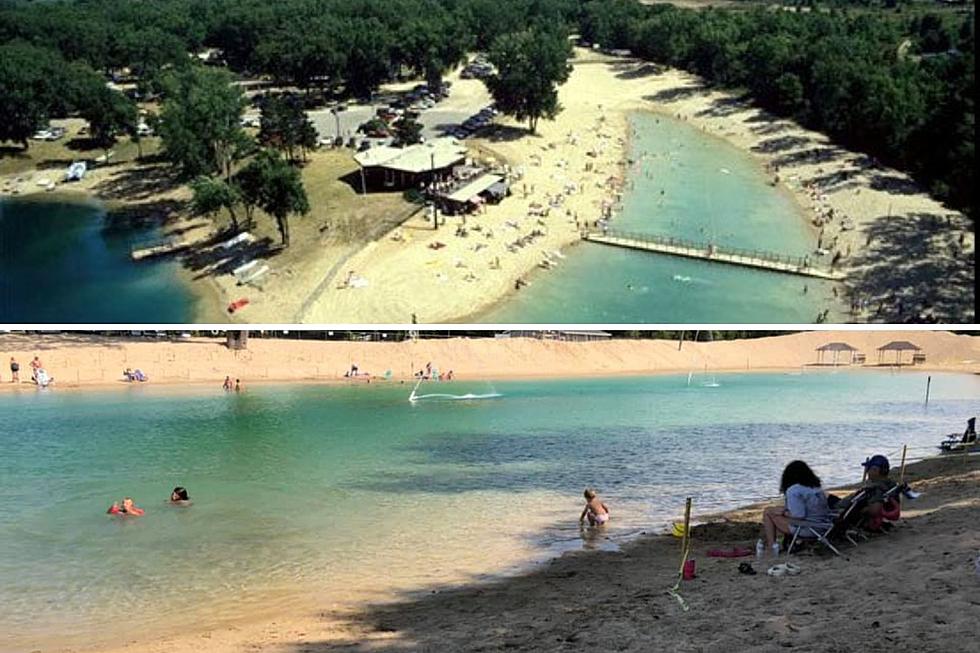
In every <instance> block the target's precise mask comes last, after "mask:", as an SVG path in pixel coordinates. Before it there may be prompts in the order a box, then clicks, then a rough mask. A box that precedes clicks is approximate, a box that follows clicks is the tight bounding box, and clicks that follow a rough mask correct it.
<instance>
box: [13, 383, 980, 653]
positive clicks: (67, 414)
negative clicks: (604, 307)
mask: <svg viewBox="0 0 980 653" xmlns="http://www.w3.org/2000/svg"><path fill="white" fill-rule="evenodd" d="M707 380H708V377H706V376H705V375H704V374H698V373H695V374H694V375H693V376H692V379H691V383H690V384H688V379H687V376H686V375H684V376H658V377H636V378H634V377H630V378H612V379H578V380H555V381H533V382H532V381H521V382H516V381H510V382H497V383H490V382H483V381H479V382H453V383H452V384H443V385H442V386H441V387H440V388H439V389H438V390H439V391H440V392H446V393H449V394H465V393H477V394H484V393H491V392H498V393H501V394H502V395H503V396H502V397H500V398H498V399H488V400H483V401H452V400H442V401H431V402H427V401H422V402H419V403H417V404H415V405H412V404H410V403H409V402H408V401H407V397H408V393H409V391H410V386H408V385H384V384H378V385H373V384H372V385H371V386H357V387H345V386H314V385H270V386H255V387H253V388H251V389H250V391H249V392H248V393H246V394H244V395H233V394H232V395H226V394H224V393H222V392H221V391H220V390H218V389H212V388H195V389H183V388H173V387H154V386H143V387H130V388H126V389H122V390H115V391H91V392H89V391H84V392H83V391H77V392H76V391H58V390H50V391H34V390H29V391H24V392H15V393H4V394H2V395H0V413H2V414H3V415H4V425H5V428H4V429H3V431H2V433H0V600H2V601H3V604H4V611H3V612H2V613H0V632H4V633H7V634H8V636H9V637H10V639H11V645H12V646H13V647H14V649H15V650H21V649H23V648H28V649H33V648H39V647H41V646H42V645H45V646H46V645H49V644H51V645H54V644H68V645H80V644H83V643H93V642H99V641H101V640H103V639H106V640H114V641H120V638H122V637H133V636H136V635H141V636H152V635H154V634H160V635H161V636H162V635H166V634H169V633H173V632H176V631H178V630H180V629H182V628H186V627H191V626H194V627H199V628H207V627H213V626H215V625H218V624H221V623H225V622H228V621H233V620H235V619H242V618H247V617H249V616H250V617H251V618H256V615H259V614H265V613H278V614H283V613H284V612H285V611H289V610H307V609H310V610H312V609H314V608H315V607H316V606H318V605H319V606H322V605H323V604H325V603H331V604H333V603H335V602H338V601H343V600H347V599H352V600H357V599H364V598H377V597H379V596H385V595H386V593H387V592H389V591H392V590H417V589H421V588H427V587H432V586H434V585H438V584H441V583H446V582H454V581H455V582H458V581H465V580H471V579H472V578H475V577H481V576H482V575H485V574H492V573H499V572H501V571H506V570H508V569H513V568H514V567H515V566H518V565H523V564H527V563H528V562H529V561H533V560H540V559H543V558H546V557H548V556H549V555H554V554H556V553H558V552H560V551H563V550H566V549H570V548H581V547H583V546H586V545H590V546H591V545H600V546H615V545H616V543H617V542H621V541H623V540H624V539H626V538H628V537H631V536H633V535H634V534H635V533H637V532H638V531H640V530H643V529H650V528H656V527H657V526H658V525H662V524H664V523H666V522H667V521H668V520H670V519H672V518H675V517H676V516H677V515H678V514H679V512H680V510H681V506H682V505H683V499H684V497H685V496H688V495H690V496H693V497H694V500H695V513H696V514H704V513H705V512H708V511H712V510H717V509H723V508H730V507H734V506H736V505H741V504H744V503H747V502H750V501H753V500H756V499H759V498H761V497H765V496H772V495H775V494H776V491H777V484H778V476H779V472H780V470H781V468H782V466H783V465H784V464H785V463H786V462H787V461H788V460H789V459H791V458H794V457H802V458H804V459H806V460H808V461H809V462H810V463H811V464H812V465H813V466H814V467H815V469H816V471H817V472H818V473H819V474H820V475H821V476H823V477H824V480H825V482H826V483H827V484H833V483H839V482H845V481H854V480H857V479H859V478H860V475H861V467H860V466H859V463H860V462H861V461H862V460H864V458H865V457H866V456H867V455H870V454H872V453H876V452H883V453H886V454H889V455H894V454H895V452H897V450H898V449H899V448H900V447H901V445H902V444H903V443H909V444H911V445H914V446H927V445H932V444H934V443H935V442H936V441H937V440H938V439H939V436H940V435H943V434H945V433H947V432H949V431H952V430H956V429H958V428H961V426H962V422H963V420H964V419H965V418H966V417H967V416H968V415H970V414H973V413H975V410H976V398H977V397H978V396H980V377H975V376H969V375H953V374H933V381H932V399H931V402H930V406H929V409H928V411H925V410H924V409H923V405H922V398H923V394H924V389H925V375H923V374H918V373H901V374H891V373H888V372H840V373H829V372H819V373H810V372H807V373H806V374H802V375H800V374H795V375H794V374H770V373H767V374H726V375H718V376H717V382H718V384H719V386H718V387H705V386H703V385H702V383H704V382H705V381H707ZM430 391H431V390H430ZM971 411H973V412H971ZM705 452H711V455H710V456H709V455H705ZM178 484H180V485H185V486H187V487H188V489H189V490H190V493H191V496H192V498H193V499H194V501H195V504H194V505H193V506H191V507H190V508H186V509H181V508H174V507H171V506H168V505H165V503H164V502H165V499H166V497H167V496H168V495H169V491H170V489H171V488H172V487H173V486H174V485H178ZM586 485H595V486H596V487H598V488H599V490H600V493H601V495H602V496H603V497H604V498H605V499H606V501H607V502H608V503H609V505H610V507H611V508H612V510H613V515H614V521H613V523H612V525H611V527H610V528H609V529H608V533H607V535H608V537H609V538H610V539H609V540H600V541H598V542H594V541H590V542H584V541H583V539H582V538H581V536H580V533H579V531H578V528H577V526H576V524H575V520H576V518H577V516H578V512H579V510H580V508H581V506H580V502H581V499H580V496H581V491H582V488H584V487H585V486H586ZM126 494H131V495H132V496H134V497H135V498H136V499H137V502H138V503H139V504H141V505H142V506H143V507H145V508H146V509H147V515H146V517H144V518H141V519H139V520H123V519H119V518H113V517H109V516H107V515H105V514H104V511H105V509H106V507H107V506H108V505H109V503H110V502H111V501H112V500H113V499H116V498H121V497H122V496H123V495H126ZM173 605H189V606H194V609H193V610H192V611H190V612H187V611H173V610H170V609H169V608H170V607H171V606H173ZM123 609H125V610H126V612H127V614H129V615H130V616H131V618H132V619H133V629H134V630H133V632H129V631H126V630H125V629H120V628H119V627H118V626H116V625H114V620H115V618H117V617H118V615H119V614H120V611H121V610H123ZM137 630H138V631H139V632H136V631H137ZM18 647H19V648H18Z"/></svg>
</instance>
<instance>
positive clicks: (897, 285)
mask: <svg viewBox="0 0 980 653" xmlns="http://www.w3.org/2000/svg"><path fill="white" fill-rule="evenodd" d="M576 55H577V58H576V60H575V62H574V64H575V65H574V68H573V72H572V75H571V77H570V79H569V80H568V82H567V83H566V84H565V85H563V86H562V87H561V88H560V92H559V98H560V102H561V105H562V107H563V109H562V112H561V113H560V114H559V115H558V117H557V118H556V119H555V120H554V121H542V122H541V123H540V124H539V127H538V130H539V134H538V135H536V136H532V135H528V134H526V133H525V134H522V132H521V130H522V129H523V127H522V126H518V125H516V124H515V123H513V122H512V121H508V120H505V119H502V120H501V121H500V122H501V124H502V125H503V128H502V129H501V131H500V133H499V134H498V135H497V136H495V137H491V139H490V143H489V145H490V146H491V147H492V148H493V151H494V152H496V153H497V154H498V155H499V156H500V158H503V159H505V160H506V161H507V162H508V163H509V164H510V165H511V166H513V167H516V168H522V169H523V171H524V176H523V178H522V179H520V180H518V181H516V182H515V183H514V185H513V187H512V188H513V190H514V191H515V194H514V196H512V197H510V198H508V199H506V200H505V201H504V202H502V203H501V204H500V205H498V206H493V207H489V208H488V209H487V210H486V213H481V214H479V215H477V216H473V217H472V218H470V220H469V224H470V225H472V224H480V225H481V226H482V227H483V229H484V233H485V232H486V231H487V230H489V231H491V232H492V233H493V238H486V237H485V236H484V235H480V234H475V233H473V232H471V233H470V235H469V236H468V237H465V238H460V237H456V236H454V235H453V234H454V231H455V225H456V223H457V219H452V218H451V219H450V220H449V221H448V224H447V227H446V228H444V229H442V230H440V231H438V232H436V231H433V230H432V229H431V226H430V224H429V223H428V222H426V221H424V220H422V219H419V220H417V221H414V222H411V223H409V224H408V225H407V226H406V229H405V232H406V233H408V234H409V239H408V240H407V242H396V241H394V240H392V239H391V238H385V239H382V240H379V241H377V242H376V243H372V244H371V245H370V246H369V247H368V248H366V249H365V250H364V251H362V252H361V253H359V254H358V255H356V256H354V257H352V258H351V259H350V260H349V261H348V264H347V265H345V269H347V270H354V271H355V272H356V273H357V274H358V275H359V276H361V277H364V278H365V279H367V280H368V286H367V287H364V288H356V289H349V290H337V289H336V287H335V286H336V284H334V285H332V286H331V287H329V288H328V289H327V290H326V291H325V292H324V293H323V295H322V296H321V298H320V300H319V301H318V302H316V304H314V306H313V307H312V309H311V311H310V312H309V313H308V315H307V319H308V320H309V321H311V322H317V321H324V322H335V323H337V322H340V323H342V322H351V323H368V322H380V323H399V322H406V321H408V320H409V318H410V316H411V315H412V314H413V313H414V314H415V315H417V317H418V320H419V321H420V322H423V323H438V322H445V321H450V320H457V319H461V318H463V317H464V316H469V315H474V314H478V313H479V312H480V311H481V310H482V309H485V308H486V307H488V306H490V305H492V304H493V303H495V302H497V301H499V300H500V299H501V298H502V297H505V296H506V294H507V293H509V292H513V290H514V282H515V280H516V279H518V278H523V277H526V276H527V275H528V274H529V273H530V272H531V271H533V270H535V269H537V268H538V266H539V264H540V263H541V261H542V259H543V258H545V257H546V256H551V257H554V255H553V254H552V253H553V252H554V251H560V250H561V249H562V248H563V247H566V246H567V245H569V244H571V243H573V242H576V241H577V240H578V239H579V230H578V229H577V228H576V219H575V217H576V215H577V217H578V222H579V223H581V224H584V223H586V222H592V221H594V220H596V219H597V218H599V217H600V214H601V206H602V203H603V201H615V199H616V193H617V188H616V186H615V185H614V184H607V183H606V181H607V180H608V179H609V178H610V177H616V176H621V175H622V174H623V172H622V170H623V168H624V163H625V145H626V141H625V138H624V137H625V136H626V135H627V125H626V121H627V115H628V113H629V112H630V111H635V110H640V109H643V110H651V111H656V112H661V113H664V114H667V115H671V116H674V117H679V118H681V119H683V120H686V121H689V122H690V123H692V124H694V125H695V126H698V127H700V128H702V129H703V130H704V131H706V132H708V133H711V134H714V135H716V136H719V137H722V138H724V139H726V140H728V141H729V142H731V143H732V144H734V145H735V146H737V147H739V148H742V149H744V150H746V151H749V152H752V153H753V154H754V155H755V157H756V158H757V159H758V161H759V165H760V168H765V169H766V170H768V171H770V174H771V175H772V177H773V180H775V179H776V176H777V175H778V178H779V180H780V181H779V185H780V186H782V187H783V188H785V189H786V190H787V191H788V192H791V193H792V194H793V196H794V197H795V198H796V200H797V202H798V203H799V205H800V206H801V209H802V210H801V213H800V216H802V219H805V220H808V221H810V222H813V223H814V224H813V225H812V226H813V239H814V242H813V246H814V249H817V245H818V243H819V244H821V245H822V246H823V248H824V249H825V250H827V252H828V253H827V254H826V255H824V261H825V264H829V261H830V259H831V258H832V257H833V256H834V254H835V253H836V252H840V255H841V256H842V257H843V258H842V261H841V263H840V265H841V266H842V268H843V269H845V270H846V271H847V272H848V275H849V278H848V281H847V283H846V285H847V287H848V289H849V292H850V296H853V297H854V298H855V300H856V301H857V302H859V307H858V306H855V311H856V312H855V319H859V320H870V321H890V322H902V321H907V320H916V321H921V320H924V319H930V318H939V319H941V320H942V321H947V322H954V323H955V322H960V323H964V322H971V321H972V318H973V302H972V296H971V292H972V286H973V275H974V272H973V256H974V253H973V252H974V236H973V230H972V226H971V224H970V222H969V220H968V219H967V218H966V217H965V216H963V215H962V214H960V213H957V212H954V211H951V210H949V209H947V208H945V207H944V206H942V205H941V204H940V203H939V202H937V201H936V200H934V199H932V198H930V197H929V196H928V195H926V194H925V193H923V192H922V191H921V190H920V189H918V188H916V186H915V184H914V183H913V182H912V180H911V179H909V178H908V177H907V176H906V175H904V174H902V173H900V172H898V171H895V170H890V169H887V168H883V167H877V166H875V165H874V163H873V162H872V161H871V160H870V159H869V158H868V157H867V156H864V155H860V154H855V153H852V152H848V151H846V150H843V149H841V148H839V147H836V146H834V145H833V144H831V143H830V142H829V140H828V139H827V137H825V136H823V135H821V134H819V133H816V132H812V131H808V130H805V129H803V128H802V127H800V126H799V125H797V124H795V123H793V122H791V121H788V120H782V119H778V118H775V117H773V116H770V115H768V114H766V113H765V112H763V111H761V110H759V109H757V108H754V107H752V106H751V105H749V104H747V103H746V102H744V101H742V100H740V99H738V98H736V97H734V96H733V95H731V94H729V93H724V92H721V91H717V90H711V89H707V88H705V87H704V86H703V83H702V81H701V80H699V78H697V77H696V76H693V75H690V74H688V73H685V72H683V71H680V70H676V69H670V68H664V67H658V66H655V65H652V64H647V63H642V62H637V61H630V60H623V59H615V58H610V57H604V56H601V55H595V54H593V53H589V52H587V51H584V50H577V51H576ZM590 151H593V152H596V153H597V154H598V156H595V157H593V156H590V155H589V154H588V153H589V152H590ZM587 163H591V164H593V166H594V171H593V172H586V171H585V167H586V164H587ZM568 183H574V184H575V185H576V190H573V191H572V192H570V193H566V192H565V187H566V184H568ZM525 188H526V189H527V190H528V197H526V198H525V197H524V189H525ZM556 195H562V196H563V197H564V199H563V204H562V205H561V206H560V207H559V208H557V209H552V210H551V211H550V215H549V216H548V217H546V218H539V217H538V216H531V215H529V214H528V205H529V204H530V203H532V202H536V203H539V204H542V205H545V206H547V205H548V197H555V196H556ZM831 210H832V211H833V218H830V217H829V216H830V212H831ZM569 212H570V215H569ZM786 217H787V219H798V218H797V216H786ZM508 223H511V224H512V225H516V227H515V226H508ZM818 223H819V224H818ZM820 225H822V226H820ZM821 229H822V231H823V233H822V236H821V233H820V232H821ZM534 230H539V231H542V232H544V235H543V236H541V237H540V238H538V239H537V240H536V241H535V243H534V244H533V245H531V246H528V247H525V248H522V249H518V250H517V251H516V252H511V251H508V250H507V248H506V245H507V244H508V243H510V242H512V241H513V240H515V239H516V238H517V237H519V236H521V235H526V234H529V233H530V232H532V231H534ZM436 241H438V242H441V243H444V244H445V245H446V247H445V248H442V249H439V250H433V249H431V248H430V247H429V245H431V244H432V243H433V242H436ZM477 243H479V244H481V245H484V247H481V248H479V251H476V245H477ZM498 258H499V263H500V265H499V269H492V268H491V263H492V262H495V261H496V259H498ZM560 273H561V266H560V260H559V266H558V268H557V269H556V270H554V271H550V272H546V273H545V274H560ZM467 279H469V280H467ZM845 308H846V307H845Z"/></svg>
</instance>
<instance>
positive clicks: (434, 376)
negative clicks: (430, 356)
mask: <svg viewBox="0 0 980 653" xmlns="http://www.w3.org/2000/svg"><path fill="white" fill-rule="evenodd" d="M454 377H455V374H454V373H453V371H452V370H449V371H448V372H445V373H443V372H440V371H439V369H438V368H436V367H433V366H432V361H429V362H428V363H426V364H425V368H424V369H420V370H419V371H418V372H415V378H416V379H419V380H420V381H452V380H453V378H454Z"/></svg>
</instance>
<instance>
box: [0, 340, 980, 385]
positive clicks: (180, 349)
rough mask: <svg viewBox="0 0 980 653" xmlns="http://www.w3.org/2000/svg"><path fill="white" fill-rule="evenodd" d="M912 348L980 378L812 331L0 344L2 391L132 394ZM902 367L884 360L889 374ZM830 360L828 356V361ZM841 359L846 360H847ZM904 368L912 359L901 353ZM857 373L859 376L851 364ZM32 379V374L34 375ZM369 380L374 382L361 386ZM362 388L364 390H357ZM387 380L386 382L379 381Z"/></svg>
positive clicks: (736, 366) (978, 367) (963, 358)
mask: <svg viewBox="0 0 980 653" xmlns="http://www.w3.org/2000/svg"><path fill="white" fill-rule="evenodd" d="M893 340H908V341H911V342H912V343H914V344H916V345H918V346H919V347H921V348H922V352H923V353H924V354H925V355H926V360H925V362H924V363H922V364H919V365H916V366H914V367H911V366H908V365H906V366H905V367H903V368H902V369H916V370H937V371H955V372H980V337H977V336H969V335H955V334H952V333H949V332H942V331H909V332H904V331H887V332H882V331H878V332H863V331H846V332H843V331H840V332H838V331H811V332H804V333H797V334H793V335H787V336H776V337H769V338H757V339H749V340H727V341H724V340H720V341H716V342H685V343H684V344H683V346H682V348H680V350H678V343H677V341H670V340H613V341H608V342H567V341H556V340H538V339H532V338H500V339H496V338H448V339H433V340H419V341H410V340H409V341H404V342H356V341H355V342H338V341H311V340H285V339H263V338H256V337H253V338H251V339H250V340H249V343H248V349H247V350H245V351H237V352H236V351H231V350H228V349H227V348H226V347H225V345H224V340H223V339H219V338H191V339H186V340H185V339H178V340H176V341H169V340H156V339H145V338H142V339H141V338H138V339H127V338H116V337H102V336H95V335H88V334H75V333H62V334H48V335H28V334H16V333H11V334H3V335H0V357H2V359H3V360H4V361H7V360H9V358H10V357H11V356H13V357H15V358H16V359H17V360H18V361H19V362H20V365H21V370H22V371H21V383H20V384H11V383H9V381H10V373H9V371H8V370H7V366H6V364H5V365H4V367H3V369H2V372H0V380H2V381H4V382H0V389H8V390H12V389H25V390H26V389H32V388H33V385H32V384H31V383H30V372H29V370H28V367H27V365H28V363H29V362H30V360H31V359H32V358H33V357H34V356H35V355H38V356H39V357H40V358H41V361H42V363H43V365H44V367H45V369H46V370H47V371H48V373H49V374H50V375H51V376H52V377H54V379H55V387H57V388H71V387H94V386H106V385H110V386H113V385H115V386H125V385H126V382H125V381H123V379H122V372H123V370H124V369H125V368H127V367H128V368H139V369H141V370H143V371H144V372H145V373H146V374H147V375H148V376H149V378H150V383H153V384H175V385H184V384H195V383H219V384H220V383H221V381H222V380H223V379H224V378H225V376H226V375H231V376H232V377H233V378H241V379H242V380H243V381H245V382H246V383H255V382H287V381H323V382H345V383H346V382H351V381H349V380H348V379H345V378H344V376H343V375H344V373H345V372H347V371H348V370H350V368H351V365H352V364H356V365H357V366H358V368H359V370H360V371H361V373H363V374H367V375H370V376H371V377H374V380H375V381H376V382H379V381H381V379H379V378H378V377H382V376H384V375H385V373H386V372H388V371H389V370H390V371H391V378H392V380H393V381H395V382H397V381H404V380H408V379H411V378H412V374H413V371H415V372H417V371H418V370H420V369H422V368H423V367H424V366H425V364H426V363H428V362H431V363H433V365H436V366H437V367H438V369H440V370H441V371H443V372H446V371H449V370H452V371H453V373H454V376H455V377H456V378H457V379H459V380H465V379H470V380H472V379H510V378H547V377H580V376H595V375H619V374H634V375H637V374H658V373H675V374H678V373H680V374H686V373H687V372H689V371H692V370H693V371H696V372H700V371H702V370H704V369H706V368H707V369H709V370H711V371H714V372H725V371H732V372H739V371H742V372H744V371H753V370H755V371H762V370H793V371H799V370H800V369H801V368H804V369H805V368H807V367H808V366H811V367H812V369H823V367H820V366H816V363H817V361H818V358H817V352H816V351H815V349H816V348H817V347H819V346H821V345H824V344H826V343H829V342H841V341H842V342H847V343H849V344H851V345H852V346H854V347H856V348H857V349H858V350H860V351H861V352H862V353H864V354H865V355H866V357H867V364H866V367H869V368H875V367H877V366H878V363H879V361H878V355H877V351H876V350H877V348H878V347H880V346H882V345H884V344H885V343H887V342H890V341H893ZM894 360H895V354H894V352H889V353H887V354H886V355H885V356H884V358H883V360H882V362H883V363H884V367H885V368H886V369H887V368H888V367H890V366H891V364H892V363H893V362H894ZM825 361H826V362H830V361H832V358H831V357H827V358H826V359H825ZM843 361H844V359H843V358H841V362H843ZM903 361H904V362H905V363H906V364H907V363H909V362H910V361H911V356H910V354H909V353H905V355H904V358H903ZM849 367H850V368H851V369H858V368H860V367H862V366H858V365H854V366H849ZM24 370H27V371H26V372H25V371H24ZM363 378H364V379H366V378H368V377H363ZM357 382H362V381H357ZM381 382H383V381H381Z"/></svg>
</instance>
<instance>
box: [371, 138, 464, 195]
mask: <svg viewBox="0 0 980 653" xmlns="http://www.w3.org/2000/svg"><path fill="white" fill-rule="evenodd" d="M354 160H355V161H357V164H358V165H359V166H360V167H361V190H362V192H367V190H368V189H373V190H384V191H397V190H406V189H409V188H416V189H421V187H423V186H425V185H427V184H428V183H429V182H430V181H431V180H433V179H436V180H439V179H445V178H447V177H449V176H451V175H452V170H453V168H455V167H456V166H461V165H463V164H464V163H466V146H465V145H463V144H462V143H460V142H459V141H457V140H455V139H453V138H435V139H432V140H431V141H429V142H428V143H419V144H417V145H409V146H408V147H394V146H391V145H381V146H378V147H372V148H371V149H368V150H364V151H363V152H358V153H357V154H355V155H354Z"/></svg>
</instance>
